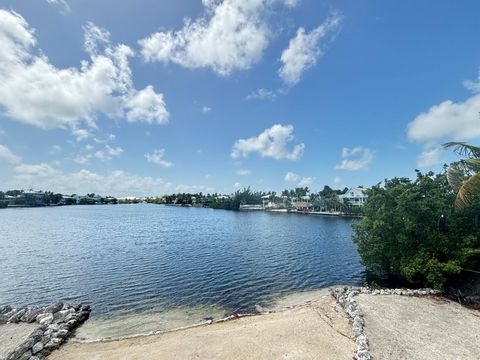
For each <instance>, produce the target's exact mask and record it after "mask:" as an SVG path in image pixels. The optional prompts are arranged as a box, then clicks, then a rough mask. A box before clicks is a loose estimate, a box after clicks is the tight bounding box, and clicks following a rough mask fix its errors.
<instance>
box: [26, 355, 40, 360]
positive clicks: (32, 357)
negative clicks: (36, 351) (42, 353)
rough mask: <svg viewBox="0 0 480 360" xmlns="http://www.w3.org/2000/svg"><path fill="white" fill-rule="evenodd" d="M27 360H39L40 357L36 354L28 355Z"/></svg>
mask: <svg viewBox="0 0 480 360" xmlns="http://www.w3.org/2000/svg"><path fill="white" fill-rule="evenodd" d="M28 360H40V358H39V357H37V356H30V358H29V359H28Z"/></svg>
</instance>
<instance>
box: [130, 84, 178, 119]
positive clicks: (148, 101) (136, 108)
mask: <svg viewBox="0 0 480 360" xmlns="http://www.w3.org/2000/svg"><path fill="white" fill-rule="evenodd" d="M125 108H126V112H127V113H126V116H127V120H128V121H129V122H137V121H143V122H146V123H148V124H155V123H156V124H164V123H166V122H167V121H168V117H169V113H168V111H167V108H166V105H165V101H164V100H163V95H162V94H159V93H156V92H155V90H154V89H153V86H151V85H150V86H147V87H146V88H145V89H143V90H140V91H137V92H136V93H135V94H133V95H132V96H131V97H130V98H129V99H127V100H126V102H125Z"/></svg>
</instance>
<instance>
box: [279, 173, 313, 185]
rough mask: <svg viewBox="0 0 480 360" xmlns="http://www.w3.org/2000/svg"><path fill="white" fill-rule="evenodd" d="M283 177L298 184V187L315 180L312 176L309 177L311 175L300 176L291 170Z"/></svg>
mask: <svg viewBox="0 0 480 360" xmlns="http://www.w3.org/2000/svg"><path fill="white" fill-rule="evenodd" d="M283 179H284V180H285V181H288V182H293V183H296V184H297V186H300V187H305V186H310V185H311V184H312V183H313V182H314V181H315V178H314V177H311V176H306V177H302V176H300V175H298V174H296V173H294V172H291V171H289V172H287V174H286V175H285V177H284V178H283Z"/></svg>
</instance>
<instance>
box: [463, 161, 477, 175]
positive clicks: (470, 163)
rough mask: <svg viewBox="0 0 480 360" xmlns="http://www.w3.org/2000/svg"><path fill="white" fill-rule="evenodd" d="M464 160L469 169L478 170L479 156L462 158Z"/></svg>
mask: <svg viewBox="0 0 480 360" xmlns="http://www.w3.org/2000/svg"><path fill="white" fill-rule="evenodd" d="M464 162H465V165H466V166H467V167H468V169H469V170H471V171H474V172H476V173H477V172H480V158H474V159H467V160H464Z"/></svg>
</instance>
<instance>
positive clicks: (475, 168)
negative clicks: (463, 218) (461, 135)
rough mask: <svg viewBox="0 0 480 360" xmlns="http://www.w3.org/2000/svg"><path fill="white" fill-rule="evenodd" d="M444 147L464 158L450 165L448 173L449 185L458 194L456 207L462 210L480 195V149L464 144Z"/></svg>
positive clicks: (455, 143)
mask: <svg viewBox="0 0 480 360" xmlns="http://www.w3.org/2000/svg"><path fill="white" fill-rule="evenodd" d="M443 147H444V148H445V149H453V151H454V152H455V153H457V154H458V155H459V156H462V157H464V159H462V160H459V161H455V162H454V163H452V164H450V167H449V169H448V172H447V179H448V183H449V184H450V186H451V187H452V188H453V189H454V190H455V191H456V192H457V198H456V199H455V207H456V208H457V209H462V208H464V207H465V206H468V205H469V204H470V203H471V202H472V201H473V199H474V198H475V197H477V196H479V195H480V147H478V146H473V145H470V144H466V143H464V142H448V143H445V144H443Z"/></svg>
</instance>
